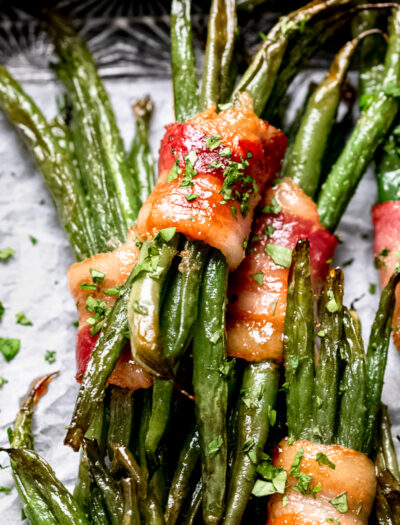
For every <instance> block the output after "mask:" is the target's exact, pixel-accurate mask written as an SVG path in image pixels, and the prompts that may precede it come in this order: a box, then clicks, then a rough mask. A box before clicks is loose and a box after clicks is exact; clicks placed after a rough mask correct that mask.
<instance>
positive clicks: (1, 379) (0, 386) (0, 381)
mask: <svg viewBox="0 0 400 525" xmlns="http://www.w3.org/2000/svg"><path fill="white" fill-rule="evenodd" d="M6 383H8V379H5V378H4V377H0V388H2V387H3V386H4V385H5V384H6Z"/></svg>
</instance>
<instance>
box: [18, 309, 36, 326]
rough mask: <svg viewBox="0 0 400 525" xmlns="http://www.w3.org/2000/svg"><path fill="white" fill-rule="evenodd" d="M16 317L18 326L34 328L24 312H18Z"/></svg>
mask: <svg viewBox="0 0 400 525" xmlns="http://www.w3.org/2000/svg"><path fill="white" fill-rule="evenodd" d="M15 317H16V318H17V324H20V325H22V326H33V323H32V321H30V320H29V319H28V318H27V317H26V315H25V314H24V313H23V312H18V313H17V314H15Z"/></svg>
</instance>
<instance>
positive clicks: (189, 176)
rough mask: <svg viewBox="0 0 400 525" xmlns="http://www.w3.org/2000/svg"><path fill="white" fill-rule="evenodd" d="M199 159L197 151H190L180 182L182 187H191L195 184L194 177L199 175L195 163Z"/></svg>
mask: <svg viewBox="0 0 400 525" xmlns="http://www.w3.org/2000/svg"><path fill="white" fill-rule="evenodd" d="M196 161H197V153H196V152H195V151H190V152H189V154H188V155H187V157H186V158H185V173H184V175H183V179H182V182H181V183H180V184H179V187H180V188H191V187H192V186H193V177H194V176H195V175H197V171H196V170H195V169H194V165H195V163H196Z"/></svg>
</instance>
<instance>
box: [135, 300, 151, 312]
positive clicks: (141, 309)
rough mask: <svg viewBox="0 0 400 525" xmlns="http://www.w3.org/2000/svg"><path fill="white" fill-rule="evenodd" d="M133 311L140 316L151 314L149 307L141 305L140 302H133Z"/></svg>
mask: <svg viewBox="0 0 400 525" xmlns="http://www.w3.org/2000/svg"><path fill="white" fill-rule="evenodd" d="M133 311H134V312H136V313H137V314H140V315H147V314H148V313H149V309H148V308H147V306H144V305H143V304H140V303H139V301H138V300H136V301H134V302H133Z"/></svg>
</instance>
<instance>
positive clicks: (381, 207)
mask: <svg viewBox="0 0 400 525" xmlns="http://www.w3.org/2000/svg"><path fill="white" fill-rule="evenodd" d="M372 222H373V224H374V257H375V265H376V266H377V268H378V269H379V278H380V282H381V287H382V288H384V287H385V286H386V284H387V282H388V281H389V279H390V277H391V276H392V274H393V272H394V270H395V268H396V266H397V265H398V264H399V263H400V202H398V201H388V202H382V203H381V204H376V205H375V206H374V207H373V208H372ZM393 340H394V343H395V345H396V347H397V349H398V350H399V351H400V287H399V286H398V287H397V289H396V306H395V309H394V314H393Z"/></svg>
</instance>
